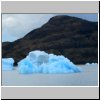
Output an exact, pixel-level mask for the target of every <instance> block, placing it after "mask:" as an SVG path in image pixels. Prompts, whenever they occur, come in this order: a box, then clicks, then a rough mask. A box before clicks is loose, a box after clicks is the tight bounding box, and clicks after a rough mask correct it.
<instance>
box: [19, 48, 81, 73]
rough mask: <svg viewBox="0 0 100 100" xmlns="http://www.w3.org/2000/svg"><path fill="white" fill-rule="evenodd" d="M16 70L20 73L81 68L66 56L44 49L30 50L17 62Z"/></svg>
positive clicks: (63, 71) (72, 70)
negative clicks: (50, 52) (49, 52)
mask: <svg viewBox="0 0 100 100" xmlns="http://www.w3.org/2000/svg"><path fill="white" fill-rule="evenodd" d="M18 71H19V73H21V74H31V73H50V74H56V73H76V72H80V71H81V69H80V68H79V67H77V66H76V65H75V64H73V63H72V62H71V61H70V60H69V59H68V58H65V57H64V56H62V55H61V56H60V55H58V56H57V55H54V54H48V53H46V52H44V51H39V50H36V51H32V52H30V53H29V54H28V56H27V57H26V58H24V59H23V60H21V61H20V62H18Z"/></svg>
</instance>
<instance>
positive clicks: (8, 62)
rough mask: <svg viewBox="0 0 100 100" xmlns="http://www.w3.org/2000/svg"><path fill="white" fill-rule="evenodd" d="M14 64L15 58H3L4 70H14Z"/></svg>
mask: <svg viewBox="0 0 100 100" xmlns="http://www.w3.org/2000/svg"><path fill="white" fill-rule="evenodd" d="M13 64H14V59H13V58H2V70H13V68H14V67H13Z"/></svg>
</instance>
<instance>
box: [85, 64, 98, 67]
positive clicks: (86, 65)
mask: <svg viewBox="0 0 100 100" xmlns="http://www.w3.org/2000/svg"><path fill="white" fill-rule="evenodd" d="M85 65H86V66H95V65H98V63H86V64H85Z"/></svg>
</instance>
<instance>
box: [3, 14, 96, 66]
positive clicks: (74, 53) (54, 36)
mask: <svg viewBox="0 0 100 100" xmlns="http://www.w3.org/2000/svg"><path fill="white" fill-rule="evenodd" d="M32 50H44V51H46V52H48V53H54V54H57V55H64V56H65V57H68V58H69V59H70V60H71V61H72V62H74V63H76V64H83V63H87V62H97V61H98V23H97V22H90V21H86V20H83V19H80V18H76V17H70V16H63V15H61V16H55V17H52V18H51V19H50V20H49V21H48V22H47V23H46V24H44V25H43V26H42V27H40V28H37V29H35V30H32V31H31V32H29V33H28V34H27V35H26V36H24V37H23V38H21V39H19V40H16V41H14V42H11V43H8V44H7V43H6V45H4V43H3V44H2V57H3V58H6V57H13V58H14V59H15V61H16V63H17V62H18V61H19V60H21V59H23V58H24V57H25V56H26V55H27V54H28V53H29V52H30V51H32Z"/></svg>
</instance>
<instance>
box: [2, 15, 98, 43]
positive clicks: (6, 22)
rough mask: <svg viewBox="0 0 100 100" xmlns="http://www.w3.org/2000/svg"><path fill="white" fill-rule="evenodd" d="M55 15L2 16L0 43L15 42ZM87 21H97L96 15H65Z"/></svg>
mask: <svg viewBox="0 0 100 100" xmlns="http://www.w3.org/2000/svg"><path fill="white" fill-rule="evenodd" d="M55 15H57V14H2V41H3V42H6V41H10V42H12V41H15V40H17V39H19V38H22V37H23V36H25V35H26V34H27V33H28V32H30V31H31V30H33V29H36V28H38V27H41V26H42V25H43V24H44V23H46V22H47V21H48V20H49V19H50V18H51V17H53V16H55ZM66 15H70V16H75V17H79V18H83V19H86V20H89V21H98V14H66Z"/></svg>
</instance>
